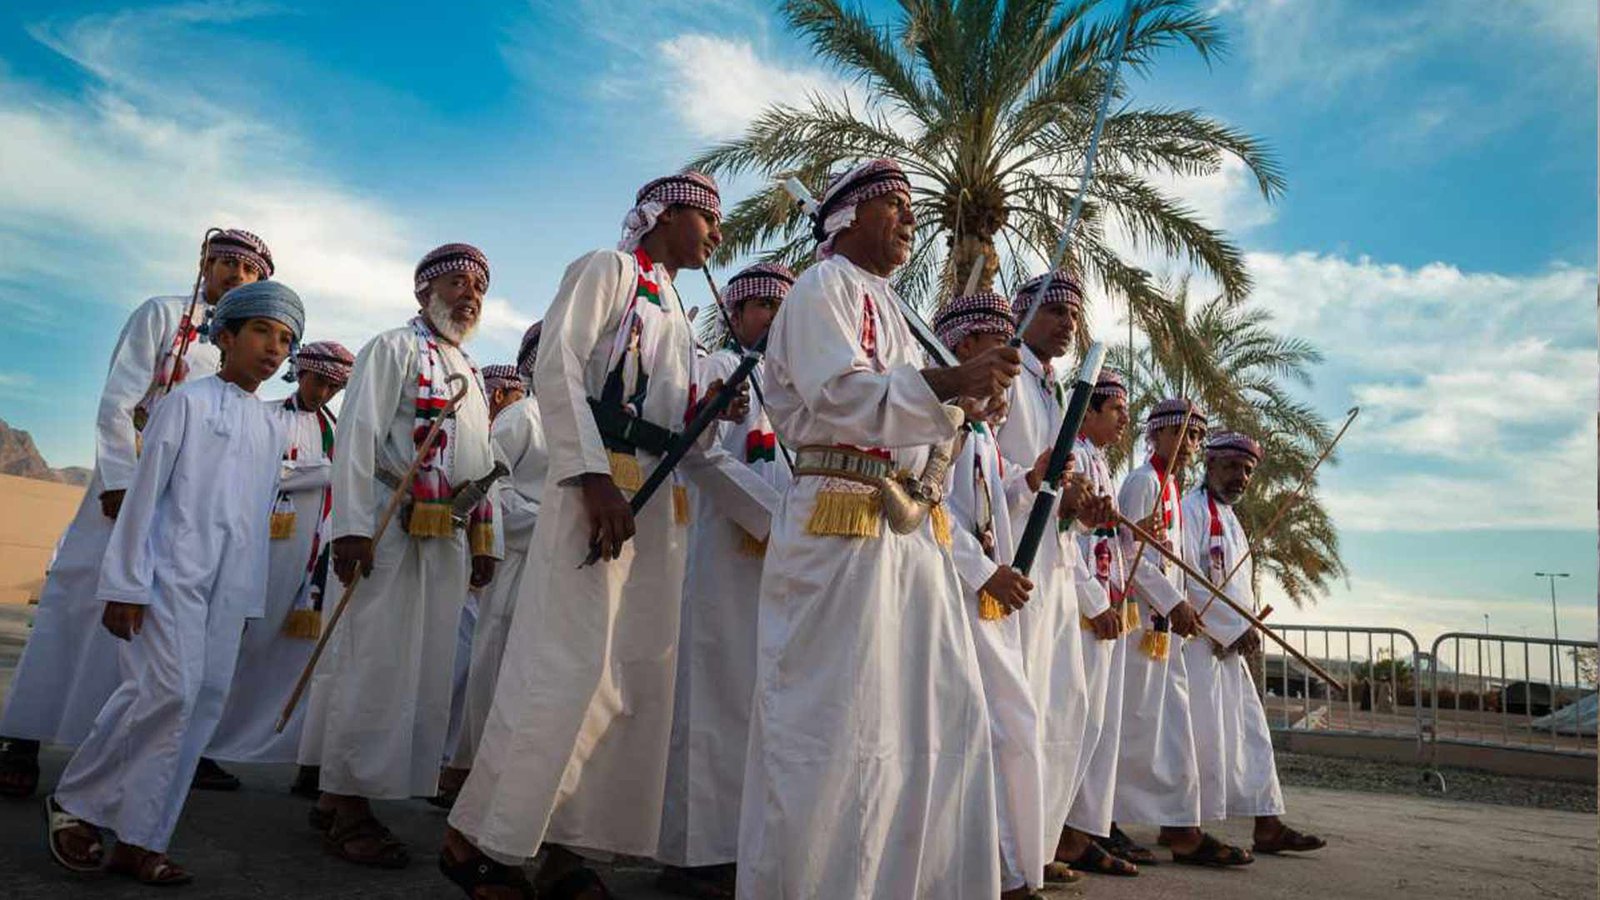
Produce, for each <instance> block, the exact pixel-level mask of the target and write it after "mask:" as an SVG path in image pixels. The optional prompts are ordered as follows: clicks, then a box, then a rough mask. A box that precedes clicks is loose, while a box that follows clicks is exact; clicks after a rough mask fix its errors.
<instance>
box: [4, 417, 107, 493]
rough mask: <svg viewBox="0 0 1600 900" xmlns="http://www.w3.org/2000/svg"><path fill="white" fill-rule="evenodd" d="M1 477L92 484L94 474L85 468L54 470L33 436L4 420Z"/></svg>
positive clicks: (73, 467)
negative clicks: (3, 475) (91, 478)
mask: <svg viewBox="0 0 1600 900" xmlns="http://www.w3.org/2000/svg"><path fill="white" fill-rule="evenodd" d="M0 474H5V475H17V476H20V477H22V478H37V479H39V480H40V481H61V482H65V483H67V484H88V483H89V474H90V473H89V470H88V469H85V468H83V467H81V466H68V467H66V468H64V469H52V468H50V464H49V463H47V462H45V461H44V457H43V456H41V455H39V448H38V447H36V446H34V444H33V436H32V435H30V434H28V433H27V432H26V431H22V430H21V429H17V428H12V427H11V426H9V425H7V424H6V423H5V421H4V420H0Z"/></svg>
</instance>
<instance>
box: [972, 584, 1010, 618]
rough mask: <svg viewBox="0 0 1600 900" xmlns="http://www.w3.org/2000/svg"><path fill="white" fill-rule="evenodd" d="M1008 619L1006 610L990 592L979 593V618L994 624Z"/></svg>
mask: <svg viewBox="0 0 1600 900" xmlns="http://www.w3.org/2000/svg"><path fill="white" fill-rule="evenodd" d="M1005 617H1006V608H1005V607H1004V606H1001V605H1000V601H999V600H996V599H995V598H994V595H993V594H991V593H989V592H988V591H979V592H978V618H979V619H982V620H983V621H985V622H993V621H996V620H997V619H1004V618H1005Z"/></svg>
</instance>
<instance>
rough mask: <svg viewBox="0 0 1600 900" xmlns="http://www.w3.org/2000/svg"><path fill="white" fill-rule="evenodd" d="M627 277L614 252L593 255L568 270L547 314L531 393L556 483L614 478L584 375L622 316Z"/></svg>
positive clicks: (552, 477) (553, 479)
mask: <svg viewBox="0 0 1600 900" xmlns="http://www.w3.org/2000/svg"><path fill="white" fill-rule="evenodd" d="M623 274H624V273H623V271H622V258H621V257H619V256H617V255H616V254H615V253H610V252H607V251H597V252H594V253H590V254H589V255H587V256H584V257H582V258H581V259H578V260H576V261H574V262H573V263H572V264H571V265H569V266H567V271H566V274H565V275H563V276H562V278H561V287H560V289H559V290H557V291H556V297H555V300H554V301H553V302H552V303H551V304H550V309H549V311H548V312H546V313H545V317H544V327H543V329H542V330H541V331H540V337H539V359H538V362H537V363H536V364H535V366H534V372H533V382H534V391H533V392H534V394H536V395H537V396H538V397H539V412H540V414H541V415H542V416H543V417H544V424H545V436H546V439H547V440H548V441H549V447H550V476H549V477H550V480H551V482H552V483H554V484H572V483H574V482H576V480H577V479H578V477H579V476H581V475H587V474H595V475H609V474H611V460H610V456H609V455H608V454H607V453H606V447H605V444H604V443H603V442H602V441H601V439H600V429H599V428H598V427H597V426H596V425H595V423H594V414H593V413H592V412H590V410H589V391H588V388H587V387H586V386H585V383H584V372H585V370H586V368H587V366H588V365H589V358H590V357H591V356H593V355H594V351H595V345H596V344H597V343H598V342H599V340H600V336H601V335H602V334H604V333H605V332H606V331H607V330H608V329H607V325H608V323H609V322H611V321H612V320H613V319H620V318H621V316H622V308H623V307H622V303H623V302H624V301H623V298H622V297H621V296H620V295H621V293H622V279H623Z"/></svg>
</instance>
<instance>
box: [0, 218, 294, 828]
mask: <svg viewBox="0 0 1600 900" xmlns="http://www.w3.org/2000/svg"><path fill="white" fill-rule="evenodd" d="M200 267H201V278H200V287H199V290H198V291H197V293H196V294H195V295H194V296H187V295H180V296H170V297H152V298H150V299H149V300H146V301H144V302H143V303H141V304H139V306H138V307H137V308H136V309H134V311H133V313H132V314H131V315H129V316H128V321H127V322H126V323H125V324H124V325H123V326H122V334H121V335H119V336H118V338H117V345H116V347H115V348H114V349H113V350H112V351H111V362H110V365H109V366H108V367H107V368H108V371H107V373H106V383H105V387H104V388H103V389H102V390H101V392H100V408H99V414H98V417H97V419H96V420H95V462H94V474H93V475H92V476H91V477H90V479H89V489H88V491H87V492H85V494H84V495H83V502H82V503H80V504H79V505H78V513H77V515H76V516H74V517H73V519H72V524H71V525H69V526H68V528H67V533H66V535H65V536H64V537H63V538H62V540H61V545H60V549H59V550H58V551H57V553H56V556H55V560H54V561H53V562H52V564H51V566H50V574H49V577H48V578H47V579H46V580H45V584H44V587H43V589H42V590H40V592H39V608H38V613H37V614H36V615H35V616H34V620H33V630H32V632H31V634H30V636H29V638H28V646H27V649H25V650H24V651H23V653H22V659H21V660H20V661H19V662H18V663H17V670H16V674H15V677H14V678H13V680H12V682H11V693H10V696H9V697H8V699H7V701H6V708H5V716H4V718H0V735H3V737H0V796H6V797H27V796H29V795H31V794H32V793H33V791H34V788H35V787H36V786H37V785H38V782H39V761H38V760H39V744H40V742H41V741H43V742H49V743H56V744H66V745H76V744H77V743H78V742H80V741H82V740H83V739H84V737H86V736H87V735H88V733H89V727H90V726H91V725H93V724H94V718H95V715H96V714H98V713H99V712H100V708H101V707H102V706H104V705H105V702H106V699H107V698H108V697H110V696H111V692H112V691H114V690H116V687H117V685H118V684H119V683H121V681H122V675H121V672H120V671H119V670H118V668H117V656H118V642H117V641H116V640H115V639H114V638H112V637H111V635H110V634H108V633H107V632H106V630H105V629H104V628H101V627H100V615H101V613H102V611H103V610H104V607H105V604H104V603H102V602H101V599H100V598H99V597H98V596H96V595H95V588H96V587H97V586H98V585H99V583H100V564H101V561H102V560H103V559H104V557H105V554H106V545H107V543H108V542H109V541H110V540H111V528H112V525H113V524H114V523H115V521H116V518H117V512H118V510H119V509H121V507H122V498H123V495H124V494H125V493H126V492H127V489H128V485H129V484H131V483H132V482H133V470H134V465H135V462H136V460H137V458H138V455H139V432H140V431H141V430H142V429H143V428H144V423H145V422H146V421H147V420H148V419H149V417H150V416H151V415H152V414H153V413H154V412H155V409H156V407H157V406H159V405H160V404H161V402H162V401H163V400H164V399H165V398H166V397H167V396H168V394H169V392H170V391H171V390H172V389H173V388H175V387H177V386H178V385H179V384H182V383H184V382H185V381H198V380H199V379H201V378H204V377H205V376H207V375H213V374H215V373H216V371H217V367H218V363H219V356H218V353H217V348H216V347H215V346H213V345H212V344H211V343H210V342H208V341H207V340H205V338H204V337H203V335H204V333H205V332H206V331H207V330H208V329H207V326H208V325H209V323H210V321H211V316H212V313H213V311H214V309H215V307H216V304H217V301H219V300H221V299H222V295H223V294H226V293H227V292H228V291H230V290H232V289H233V288H235V287H238V286H240V285H243V284H249V283H251V282H254V281H257V280H263V279H268V278H271V277H272V272H273V267H272V251H270V250H268V249H267V245H266V242H265V241H263V240H261V238H259V237H256V236H255V235H253V234H251V233H250V232H248V231H241V230H239V229H235V228H228V229H223V230H221V231H218V232H215V233H213V234H211V235H210V237H209V240H208V241H207V243H206V252H205V258H204V259H202V260H201V262H200ZM207 762H208V761H204V760H203V761H202V763H201V772H202V773H204V772H206V771H208V770H209V768H210V767H208V766H207ZM196 778H197V781H201V782H203V781H204V778H203V775H202V774H197V776H196ZM197 786H198V787H221V788H228V787H238V781H237V780H235V779H233V777H232V776H231V775H229V776H226V778H225V779H224V780H223V781H221V782H219V783H216V784H207V783H200V784H197Z"/></svg>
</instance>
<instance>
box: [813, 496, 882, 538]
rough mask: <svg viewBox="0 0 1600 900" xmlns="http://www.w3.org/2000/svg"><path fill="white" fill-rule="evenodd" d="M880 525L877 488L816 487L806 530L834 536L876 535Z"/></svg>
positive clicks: (879, 531)
mask: <svg viewBox="0 0 1600 900" xmlns="http://www.w3.org/2000/svg"><path fill="white" fill-rule="evenodd" d="M882 528H883V508H882V506H881V505H880V504H879V502H878V492H877V491H868V492H863V493H856V492H853V491H818V492H817V502H816V505H815V506H813V507H812V508H811V519H810V521H808V522H806V534H814V535H820V536H827V535H832V536H835V537H870V538H875V537H877V536H878V535H879V534H880V533H881V530H882Z"/></svg>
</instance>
